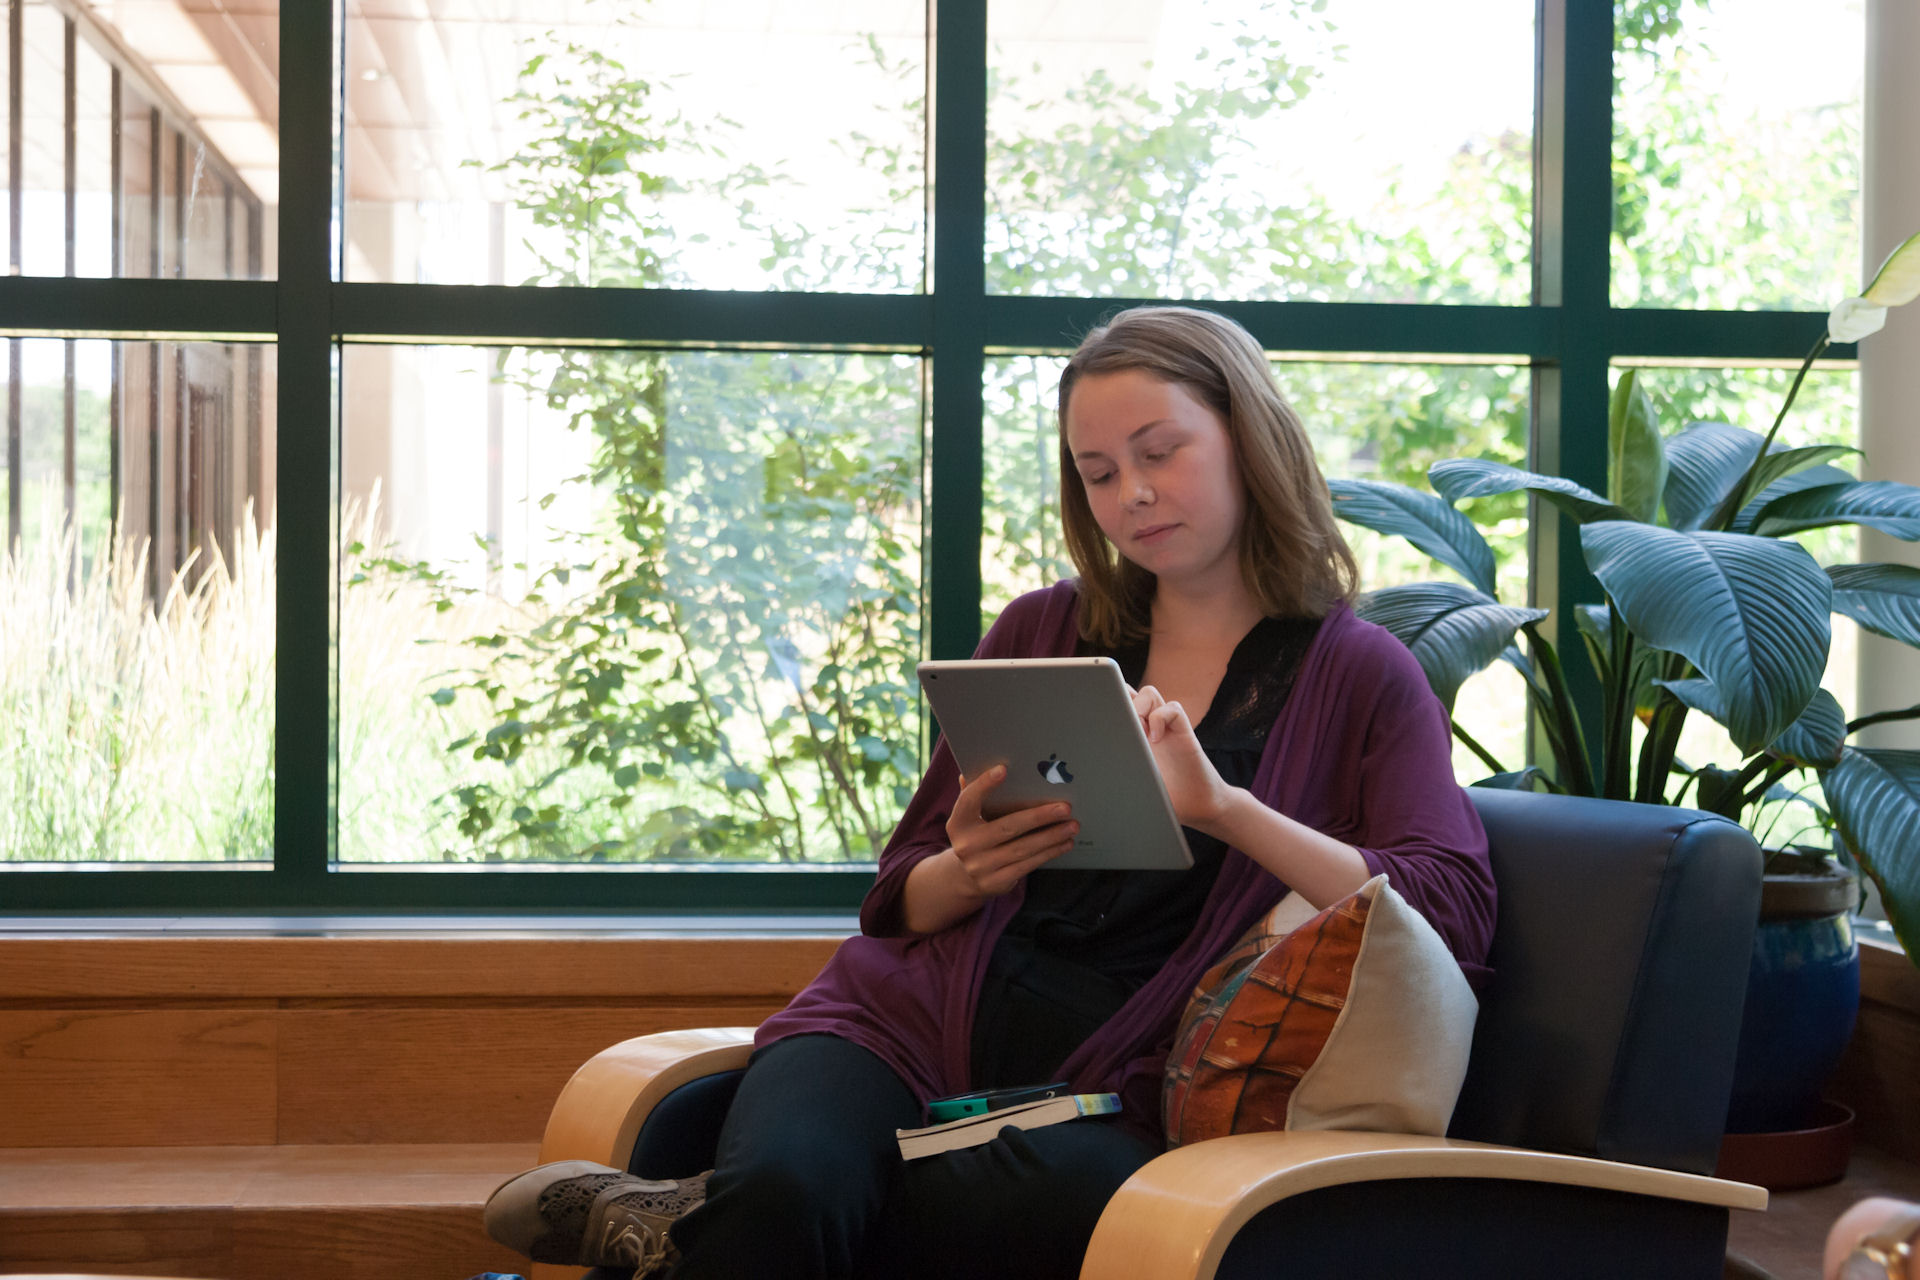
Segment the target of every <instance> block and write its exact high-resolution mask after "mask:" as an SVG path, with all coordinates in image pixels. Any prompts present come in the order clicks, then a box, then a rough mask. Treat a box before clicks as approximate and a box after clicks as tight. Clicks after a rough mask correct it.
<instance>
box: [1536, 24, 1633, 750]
mask: <svg viewBox="0 0 1920 1280" xmlns="http://www.w3.org/2000/svg"><path fill="white" fill-rule="evenodd" d="M1537 13H1538V23H1537V30H1538V36H1537V39H1538V40H1539V42H1540V44H1539V65H1540V74H1541V77H1542V89H1541V93H1540V98H1539V103H1540V106H1539V116H1538V120H1537V122H1536V138H1537V140H1536V146H1537V148H1538V150H1539V154H1540V156H1541V161H1542V163H1541V164H1540V166H1539V167H1538V168H1537V169H1536V173H1537V174H1538V175H1539V183H1538V185H1539V187H1540V188H1541V189H1540V190H1539V191H1537V192H1536V195H1535V208H1536V213H1535V219H1536V231H1535V256H1536V261H1537V264H1538V265H1537V267H1536V272H1535V299H1536V301H1539V302H1542V303H1546V304H1550V305H1554V306H1557V307H1558V309H1559V314H1560V331H1559V336H1560V342H1559V352H1558V358H1557V359H1556V360H1552V361H1549V362H1546V363H1544V364H1536V366H1535V373H1534V379H1533V389H1534V426H1533V442H1532V448H1533V465H1534V466H1535V467H1536V468H1537V469H1539V470H1543V471H1549V472H1552V473H1554V474H1557V475H1562V476H1565V477H1567V478H1568V479H1571V480H1574V481H1577V482H1578V483H1580V484H1583V485H1585V486H1587V487H1588V488H1590V489H1594V490H1597V491H1599V492H1602V493H1604V492H1605V491H1606V487H1607V472H1606V467H1607V365H1608V360H1609V357H1610V355H1611V352H1610V351H1609V350H1608V347H1607V340H1608V336H1609V325H1608V320H1609V313H1608V294H1607V290H1608V282H1609V278H1610V258H1609V255H1610V253H1611V238H1612V231H1613V0H1541V3H1540V6H1539V9H1538V11H1537ZM1555 80H1557V83H1555V82H1554V81H1555ZM1531 517H1532V521H1531V522H1532V526H1533V566H1532V575H1533V582H1532V595H1533V599H1534V600H1535V602H1536V603H1537V604H1538V605H1539V606H1540V607H1542V608H1550V609H1552V610H1553V622H1554V624H1555V625H1554V626H1553V628H1552V632H1551V634H1552V636H1553V639H1554V641H1555V645H1556V647H1557V648H1559V649H1560V650H1561V651H1562V652H1565V651H1566V650H1567V648H1568V646H1569V644H1571V643H1573V636H1574V632H1573V628H1572V624H1571V619H1572V618H1573V616H1574V610H1575V608H1576V607H1577V606H1579V605H1581V604H1585V603H1589V602H1591V601H1595V600H1598V599H1600V585H1599V583H1597V582H1596V581H1594V578H1593V575H1592V574H1591V573H1590V572H1588V570H1587V566H1586V561H1585V560H1584V558H1583V557H1582V556H1581V552H1580V539H1579V535H1578V531H1577V529H1576V528H1575V526H1574V524H1573V522H1572V521H1570V520H1569V519H1567V517H1565V516H1564V515H1561V514H1559V512H1558V509H1557V508H1555V507H1553V506H1550V505H1548V504H1546V503H1542V502H1540V501H1539V500H1538V499H1535V500H1534V502H1533V504H1532V512H1531ZM1566 670H1567V679H1568V683H1569V685H1571V686H1572V689H1573V694H1574V699H1575V703H1576V705H1577V706H1578V708H1579V710H1580V715H1581V720H1582V722H1583V723H1584V724H1585V725H1587V726H1589V727H1590V729H1597V726H1598V725H1599V723H1600V687H1599V683H1598V681H1597V680H1596V679H1595V678H1594V676H1593V673H1592V671H1591V670H1590V669H1589V668H1588V667H1587V665H1586V664H1585V663H1583V662H1571V661H1570V662H1568V663H1567V664H1566ZM1589 750H1597V743H1590V744H1589Z"/></svg>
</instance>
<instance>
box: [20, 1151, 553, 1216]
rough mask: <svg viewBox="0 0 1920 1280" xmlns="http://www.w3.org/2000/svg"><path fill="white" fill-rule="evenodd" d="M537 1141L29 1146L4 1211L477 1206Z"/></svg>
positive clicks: (527, 1162) (527, 1160)
mask: <svg viewBox="0 0 1920 1280" xmlns="http://www.w3.org/2000/svg"><path fill="white" fill-rule="evenodd" d="M538 1153H539V1144H538V1143H532V1142H526V1143H521V1142H506V1143H472V1144H439V1143H418V1144H407V1145H386V1144H368V1145H329V1146H279V1147H124V1148H110V1147H62V1148H52V1147H21V1148H14V1149H13V1150H10V1151H8V1152H6V1154H5V1158H4V1159H0V1215H7V1214H13V1213H18V1212H21V1211H32V1212H54V1211H58V1212H74V1211H86V1210H95V1209H111V1210H118V1211H129V1210H131V1211H148V1210H155V1209H216V1208H234V1209H265V1208H273V1209H309V1208H310V1209H326V1208H348V1207H369V1206H380V1207H393V1208H403V1207H411V1206H428V1205H432V1206H470V1207H472V1208H473V1209H475V1210H476V1211H477V1210H478V1209H479V1207H480V1206H481V1205H482V1204H484V1203H485V1202H486V1198H487V1195H488V1194H489V1193H490V1192H491V1191H492V1190H493V1189H494V1188H495V1187H496V1186H498V1185H500V1183H501V1182H503V1181H505V1180H506V1179H507V1178H509V1177H511V1176H512V1175H513V1174H515V1173H517V1172H519V1171H520V1170H522V1169H528V1168H531V1167H532V1166H533V1164H534V1161H535V1159H536V1157H537V1155H538Z"/></svg>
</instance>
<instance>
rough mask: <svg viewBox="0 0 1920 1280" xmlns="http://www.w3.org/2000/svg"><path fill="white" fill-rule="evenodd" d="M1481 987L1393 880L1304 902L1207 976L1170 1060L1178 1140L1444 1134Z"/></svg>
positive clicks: (1171, 1111) (1286, 908) (1169, 1097)
mask: <svg viewBox="0 0 1920 1280" xmlns="http://www.w3.org/2000/svg"><path fill="white" fill-rule="evenodd" d="M1478 1012H1479V1005H1478V1003H1477V1002H1476V1001H1475V999H1474V995H1473V990H1472V988H1471V987H1469V986H1468V985H1467V980H1466V978H1465V977H1464V976H1463V975H1462V974H1461V972H1460V966H1459V964H1458V962H1456V961H1455V960H1454V958H1453V954H1452V953H1451V952H1450V951H1448V950H1447V946H1446V943H1444V942H1443V941H1441V939H1440V935H1439V934H1438V933H1437V932H1435V931H1434V928H1433V926H1432V925H1430V924H1428V923H1427V921H1426V919H1425V917H1423V916H1421V915H1420V913H1419V912H1417V911H1415V910H1414V909H1413V908H1412V907H1410V906H1408V905H1407V901H1406V899H1404V898H1402V897H1401V896H1400V895H1399V894H1398V893H1396V892H1395V891H1394V890H1393V888H1392V886H1390V885H1389V884H1388V883H1387V877H1386V876H1384V875H1379V876H1375V877H1374V878H1373V879H1372V880H1369V881H1368V882H1367V883H1366V884H1365V885H1364V886H1362V887H1361V888H1360V889H1359V890H1357V891H1356V892H1354V893H1353V894H1352V895H1351V896H1349V897H1347V898H1345V899H1343V900H1342V901H1340V902H1336V903H1334V904H1333V905H1332V906H1330V907H1328V908H1327V909H1326V910H1325V911H1320V912H1314V911H1313V910H1312V908H1311V907H1309V906H1307V905H1306V904H1305V903H1304V901H1302V900H1301V899H1300V898H1299V896H1298V895H1297V894H1289V895H1288V897H1287V898H1286V899H1285V900H1284V901H1282V902H1281V903H1280V905H1279V906H1277V907H1275V908H1274V910H1273V911H1272V912H1270V913H1268V915H1267V916H1266V917H1265V918H1264V919H1262V920H1261V921H1260V923H1259V924H1257V925H1255V926H1254V928H1253V929H1250V930H1249V931H1248V932H1247V934H1246V936H1245V937H1243V938H1242V939H1241V941H1240V943H1239V944H1237V945H1236V946H1235V947H1234V948H1233V950H1231V951H1230V952H1228V953H1227V955H1226V956H1224V957H1222V959H1221V960H1220V962H1219V963H1217V964H1215V965H1214V966H1213V967H1212V968H1211V969H1209V970H1208V971H1207V973H1206V975H1205V976H1204V977H1202V979H1201V981H1200V984H1199V986H1198V987H1197V988H1196V989H1195V991H1194V994H1193V998H1192V999H1191V1000H1190V1001H1189V1002H1188V1005H1187V1011H1186V1014H1185V1016H1184V1017H1183V1018H1182V1019H1181V1023H1180V1029H1179V1032H1178V1034H1177V1035H1176V1036H1175V1039H1174V1049H1173V1052H1172V1054H1170V1055H1169V1056H1168V1059H1167V1077H1166V1088H1165V1095H1164V1102H1165V1112H1166V1114H1165V1121H1166V1132H1167V1140H1168V1143H1169V1144H1170V1145H1174V1146H1178V1145H1180V1144H1181V1143H1186V1142H1198V1141H1202V1140H1204V1139H1206V1138H1213V1137H1220V1136H1223V1135H1225V1134H1228V1133H1249V1132H1257V1131H1260V1130H1265V1129H1280V1128H1285V1129H1370V1130H1376V1131H1381V1132H1387V1133H1422V1134H1443V1133H1445V1132H1446V1128H1447V1122H1448V1120H1449V1119H1450V1118H1451V1117H1452V1115H1453V1105H1454V1102H1455V1101H1456V1100H1457V1099H1458V1098H1459V1095H1460V1086H1461V1084H1462V1082H1463V1081H1465V1079H1466V1074H1467V1054H1468V1051H1469V1050H1470V1049H1471V1048H1472V1045H1473V1023H1474V1019H1475V1017H1476V1016H1477V1014H1478Z"/></svg>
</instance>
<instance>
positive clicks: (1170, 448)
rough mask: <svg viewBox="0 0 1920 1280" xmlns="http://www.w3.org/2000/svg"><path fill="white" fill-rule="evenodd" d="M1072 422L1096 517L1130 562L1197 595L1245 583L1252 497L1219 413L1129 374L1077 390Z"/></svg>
mask: <svg viewBox="0 0 1920 1280" xmlns="http://www.w3.org/2000/svg"><path fill="white" fill-rule="evenodd" d="M1066 423H1067V447H1068V450H1069V452H1070V453H1071V454H1072V456H1073V464H1074V467H1075V469H1076V470H1078V471H1079V473H1080V480H1081V483H1082V484H1084V485H1085V486H1086V490H1087V501H1088V503H1089V504H1090V505H1091V506H1092V508H1093V518H1094V520H1095V521H1096V522H1098V523H1099V525H1100V531H1101V532H1102V533H1104V534H1106V535H1107V537H1108V538H1109V539H1110V540H1111V541H1112V542H1113V545H1114V546H1115V547H1116V548H1117V549H1118V550H1119V552H1120V554H1121V555H1123V556H1125V557H1126V558H1127V559H1129V560H1131V561H1133V562H1134V563H1135V564H1137V565H1139V566H1140V567H1141V568H1142V569H1145V570H1147V571H1148V572H1149V573H1152V574H1154V575H1155V576H1156V577H1159V578H1162V579H1163V580H1164V579H1168V578H1172V579H1174V580H1177V581H1180V582H1181V583H1182V584H1183V585H1187V586H1189V587H1192V588H1205V587H1208V586H1210V585H1214V584H1219V585H1226V584H1228V583H1230V582H1233V581H1236V580H1237V579H1238V576H1239V573H1240V561H1239V542H1240V522H1241V520H1242V519H1244V518H1245V513H1246V494H1245V492H1244V490H1243V488H1242V486H1241V483H1240V471H1239V467H1238V465H1237V464H1236V463H1235V461H1234V456H1233V442H1232V440H1231V439H1229V438H1228V435H1227V424H1226V423H1225V422H1224V421H1223V420H1222V419H1221V417H1220V415H1219V414H1217V413H1215V412H1214V411H1213V410H1212V409H1211V408H1209V407H1207V405H1205V404H1203V403H1202V402H1201V401H1200V400H1199V399H1198V398H1197V397H1196V396H1195V395H1194V394H1193V393H1192V392H1191V391H1189V390H1188V389H1187V388H1186V387H1185V386H1184V385H1183V384H1181V383H1177V382H1162V381H1160V380H1159V379H1158V378H1154V377H1152V376H1150V375H1148V374H1145V373H1142V372H1140V371H1138V370H1134V369H1125V370H1121V371H1120V372H1117V373H1096V374H1089V375H1087V376H1084V377H1082V378H1081V379H1080V380H1079V381H1078V382H1076V383H1075V384H1074V386H1073V390H1072V394H1071V395H1070V396H1069V397H1068V400H1067V419H1066Z"/></svg>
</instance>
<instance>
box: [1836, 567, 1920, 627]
mask: <svg viewBox="0 0 1920 1280" xmlns="http://www.w3.org/2000/svg"><path fill="white" fill-rule="evenodd" d="M1827 577H1828V578H1830V579H1832V580H1833V611H1834V612H1835V613H1840V614H1845V615H1846V616H1847V617H1849V618H1852V619H1853V620H1854V621H1855V622H1857V623H1859V624H1860V625H1861V626H1863V627H1865V628H1866V629H1867V630H1869V631H1871V632H1873V633H1874V634H1875V635H1877V636H1885V637H1887V638H1888V639H1889V640H1899V641H1902V642H1904V643H1906V644H1910V645H1915V646H1920V569H1916V568H1914V567H1913V566H1912V565H1905V564H1835V565H1828V566H1827Z"/></svg>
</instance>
